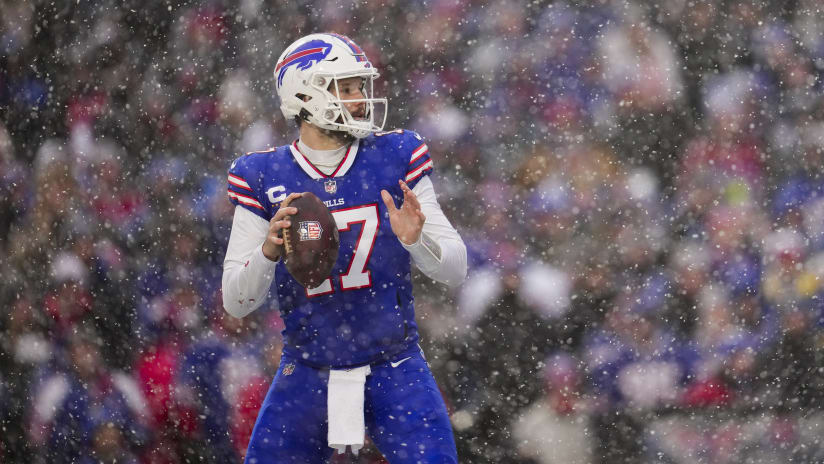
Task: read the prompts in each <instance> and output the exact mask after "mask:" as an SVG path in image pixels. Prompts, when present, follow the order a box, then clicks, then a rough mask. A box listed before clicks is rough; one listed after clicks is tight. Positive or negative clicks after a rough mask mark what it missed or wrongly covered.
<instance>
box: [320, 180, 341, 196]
mask: <svg viewBox="0 0 824 464" xmlns="http://www.w3.org/2000/svg"><path fill="white" fill-rule="evenodd" d="M323 189H324V190H326V193H335V192H337V191H338V184H337V182H335V180H334V179H329V180H327V181H326V182H324V183H323Z"/></svg>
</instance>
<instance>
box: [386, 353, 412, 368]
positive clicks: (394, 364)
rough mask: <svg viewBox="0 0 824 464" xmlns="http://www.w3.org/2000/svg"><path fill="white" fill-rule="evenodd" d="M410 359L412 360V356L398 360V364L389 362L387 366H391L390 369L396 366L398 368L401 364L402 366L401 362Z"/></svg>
mask: <svg viewBox="0 0 824 464" xmlns="http://www.w3.org/2000/svg"><path fill="white" fill-rule="evenodd" d="M410 359H412V356H409V357H406V358H403V359H401V360H400V361H398V362H392V361H390V362H389V364H391V365H392V367H398V366H400V365H401V364H403V362H404V361H408V360H410Z"/></svg>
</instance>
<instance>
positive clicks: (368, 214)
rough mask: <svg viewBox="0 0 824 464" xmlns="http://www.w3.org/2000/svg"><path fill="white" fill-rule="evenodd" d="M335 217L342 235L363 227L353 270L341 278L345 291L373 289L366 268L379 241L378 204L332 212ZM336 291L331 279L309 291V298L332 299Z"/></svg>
mask: <svg viewBox="0 0 824 464" xmlns="http://www.w3.org/2000/svg"><path fill="white" fill-rule="evenodd" d="M332 217H334V218H335V223H336V224H337V226H338V231H340V232H346V231H347V230H350V228H351V227H352V225H353V224H358V223H360V224H361V229H360V235H359V236H358V240H357V242H355V252H354V253H352V258H351V260H350V261H349V267H348V269H347V270H346V273H345V274H341V275H340V276H339V277H340V282H339V287H340V289H341V291H346V290H356V289H359V288H365V287H371V286H372V275H371V273H370V271H369V270H368V269H367V268H366V266H367V264H368V263H369V257H370V256H372V248H373V247H374V246H375V238H376V237H377V235H378V226H380V219H379V217H378V205H377V203H372V204H370V205H361V206H354V207H351V208H345V209H339V210H335V211H332ZM334 291H335V289H334V288H333V285H332V278H331V277H330V278H328V279H326V280H324V281H323V283H321V284H320V285H318V286H317V287H315V288H307V289H306V296H307V297H309V298H311V297H313V296H320V295H328V294H330V293H332V292H334Z"/></svg>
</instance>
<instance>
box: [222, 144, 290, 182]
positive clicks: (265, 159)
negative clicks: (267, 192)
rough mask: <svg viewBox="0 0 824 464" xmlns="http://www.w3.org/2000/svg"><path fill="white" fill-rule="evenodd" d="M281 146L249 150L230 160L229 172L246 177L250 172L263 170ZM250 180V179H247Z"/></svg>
mask: <svg viewBox="0 0 824 464" xmlns="http://www.w3.org/2000/svg"><path fill="white" fill-rule="evenodd" d="M281 148H283V147H278V148H270V149H267V150H261V151H250V152H248V153H246V154H244V155H242V156H239V157H238V158H235V160H234V161H232V164H231V165H230V166H229V174H230V175H235V176H238V177H241V178H244V179H246V178H247V176H248V175H250V174H257V175H260V173H262V172H263V170H264V168H265V167H266V166H267V165H269V164H270V160H271V159H272V157H273V156H276V155H277V153H278V152H280V151H282V150H281ZM248 180H251V179H248Z"/></svg>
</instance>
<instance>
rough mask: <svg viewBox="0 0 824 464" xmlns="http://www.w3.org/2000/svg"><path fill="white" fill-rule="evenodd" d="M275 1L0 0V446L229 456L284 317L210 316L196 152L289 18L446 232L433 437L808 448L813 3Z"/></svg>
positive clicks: (250, 142)
mask: <svg viewBox="0 0 824 464" xmlns="http://www.w3.org/2000/svg"><path fill="white" fill-rule="evenodd" d="M286 3H287V2H283V4H281V2H264V1H263V0H243V1H240V2H230V1H202V2H197V1H189V2H177V1H174V2H171V1H166V0H163V1H160V0H151V1H140V2H139V1H134V0H131V1H123V2H120V1H117V2H116V1H97V2H69V1H57V2H45V1H39V0H38V1H31V2H17V1H12V0H4V1H2V2H0V21H2V22H0V39H1V40H0V47H2V49H0V63H1V64H2V66H0V121H1V122H2V126H0V266H2V267H0V268H1V269H2V284H0V308H2V313H0V324H2V325H1V326H2V337H0V345H2V356H1V357H0V389H2V391H0V420H1V421H2V424H1V425H2V431H3V433H2V434H0V443H1V445H0V461H2V462H23V461H24V460H25V461H26V462H30V463H40V462H50V463H58V462H83V463H86V462H140V463H174V462H235V461H237V460H238V459H239V458H240V456H241V453H242V452H243V447H244V446H245V441H244V440H245V439H246V437H248V434H249V431H250V428H251V424H252V423H253V421H254V417H255V413H256V411H257V405H258V404H259V402H260V400H261V398H262V395H263V394H264V393H265V390H266V388H267V386H268V382H269V380H270V378H271V376H272V374H273V372H274V370H275V368H276V366H277V361H278V357H279V349H280V347H279V340H278V337H277V331H278V330H279V327H280V325H281V321H280V319H279V318H278V316H277V311H276V309H275V308H274V307H273V306H271V305H270V306H269V307H268V308H263V309H261V310H259V311H257V312H256V313H255V314H254V315H252V316H250V317H248V318H246V319H244V320H243V321H237V320H233V319H231V318H228V317H225V316H223V311H222V309H221V304H220V295H219V281H220V273H221V262H222V259H223V253H224V247H225V243H226V240H227V237H228V233H229V228H230V225H231V217H232V209H231V205H230V204H229V202H228V200H227V198H226V194H225V172H226V169H227V167H228V165H229V163H230V162H231V160H232V159H233V158H235V157H236V156H237V155H238V154H241V153H243V152H245V151H248V150H252V149H259V148H262V147H266V146H269V145H272V144H282V143H286V142H289V141H291V140H292V138H293V137H294V136H295V130H294V127H293V126H292V125H290V124H289V123H287V122H285V121H283V119H282V117H281V116H280V113H279V111H278V108H277V102H276V98H275V96H274V86H273V84H272V78H271V72H272V66H273V65H274V62H275V59H276V58H277V56H278V54H279V53H280V52H281V51H282V49H283V48H284V47H285V46H286V45H287V44H288V43H290V42H291V41H292V40H294V39H295V38H297V37H299V36H301V35H304V34H306V33H310V32H316V31H335V32H338V33H341V34H346V35H348V36H350V37H352V38H353V39H355V40H356V41H357V42H358V43H359V44H360V45H361V46H362V47H363V48H364V49H365V50H366V51H367V54H368V56H369V57H370V58H371V60H372V61H373V63H374V64H376V65H377V66H378V67H379V68H380V69H381V70H382V74H383V76H382V79H381V82H382V83H383V87H382V88H381V90H382V93H383V94H385V95H386V96H388V97H389V100H390V105H389V108H390V117H389V123H388V125H387V127H388V128H393V127H406V128H410V129H414V130H416V131H418V132H420V133H421V134H423V135H424V137H425V138H426V139H427V141H428V144H429V146H430V148H431V153H432V157H433V159H434V160H435V165H436V174H435V177H434V181H435V186H436V189H437V190H438V192H439V198H440V200H441V204H442V205H443V206H444V209H445V211H446V212H447V215H448V216H449V217H450V218H451V219H452V221H453V223H454V225H455V226H456V227H457V228H458V230H459V231H460V232H461V234H462V235H463V237H464V239H465V241H466V243H467V246H468V249H469V254H470V272H469V278H468V280H467V282H466V283H465V284H464V285H463V286H462V287H461V288H460V289H458V290H457V291H455V292H449V291H448V290H447V289H444V288H442V287H440V286H437V285H435V284H433V283H432V282H427V281H426V279H424V278H423V277H422V276H420V275H418V276H417V277H416V280H417V284H418V286H417V289H416V303H417V314H418V318H419V321H420V325H421V327H422V330H423V340H424V342H423V346H424V349H425V350H426V352H427V355H428V358H429V361H430V363H431V365H432V368H433V371H434V372H435V374H436V377H437V379H438V381H439V384H440V385H441V387H442V389H443V394H444V397H445V398H446V400H447V403H448V406H449V408H450V411H451V413H452V419H453V424H454V427H455V432H456V437H457V443H458V450H459V455H460V456H461V462H467V463H481V462H498V463H503V462H513V463H556V462H567V463H572V462H579V463H585V462H610V463H614V462H628V463H629V462H656V463H657V462H665V463H699V462H700V463H727V462H729V463H733V462H764V463H767V462H791V461H792V462H820V461H821V460H824V449H823V448H822V443H821V436H824V433H822V427H824V425H822V423H823V422H822V417H824V416H822V414H821V410H820V408H821V405H822V396H824V372H822V368H821V366H822V365H824V363H822V361H824V336H822V335H824V332H823V331H822V328H824V312H822V309H824V306H822V299H821V298H820V296H821V295H822V285H821V277H822V275H824V254H823V253H822V251H824V196H822V179H821V177H820V174H821V170H822V166H824V163H822V148H824V105H823V104H822V102H823V101H822V82H821V74H822V68H824V11H822V9H821V7H820V6H819V4H818V2H817V1H815V0H793V1H754V0H728V1H705V0H691V1H686V0H662V1H660V2H657V3H656V4H655V6H650V4H648V3H647V2H641V1H634V2H633V1H628V0H621V1H618V0H616V1H607V0H601V1H597V0H592V1H584V2H562V1H556V2H549V1H540V0H539V1H535V2H526V1H523V2H512V1H503V0H500V1H492V2H479V1H470V0H431V1H429V0H416V1H408V2H407V1H399V0H370V1H354V2H351V1H316V2H305V1H304V2H288V4H286ZM350 461H351V462H363V463H365V462H370V463H376V462H382V461H381V460H380V456H379V455H378V454H377V453H375V452H374V450H372V451H370V452H367V453H365V454H362V455H361V456H360V457H359V458H357V459H355V458H350V457H346V458H338V459H337V460H336V461H335V462H350Z"/></svg>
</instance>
